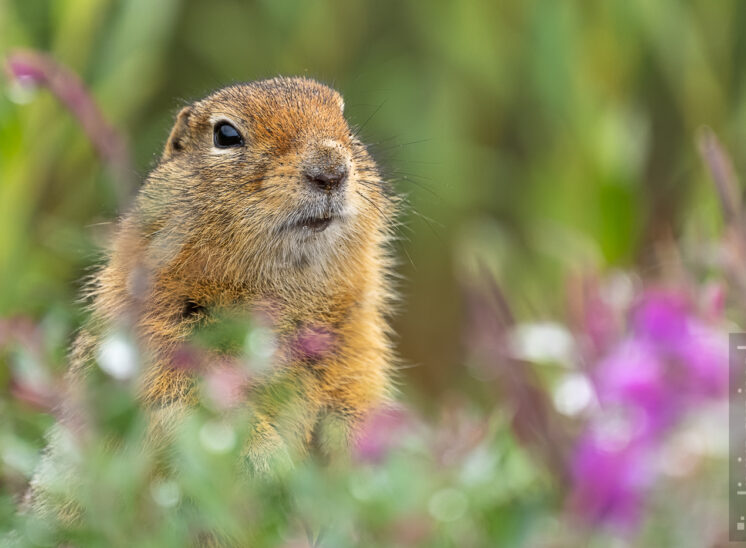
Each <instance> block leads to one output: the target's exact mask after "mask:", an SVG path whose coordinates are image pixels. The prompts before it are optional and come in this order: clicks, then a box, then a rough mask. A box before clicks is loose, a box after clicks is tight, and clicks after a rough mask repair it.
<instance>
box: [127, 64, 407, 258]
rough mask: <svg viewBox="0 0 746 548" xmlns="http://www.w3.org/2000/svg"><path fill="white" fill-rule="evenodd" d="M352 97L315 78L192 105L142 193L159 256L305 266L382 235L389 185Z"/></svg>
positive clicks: (277, 81)
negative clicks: (356, 122)
mask: <svg viewBox="0 0 746 548" xmlns="http://www.w3.org/2000/svg"><path fill="white" fill-rule="evenodd" d="M343 109H344V102H343V100H342V97H341V96H340V95H339V93H337V92H336V91H334V90H332V89H331V88H329V87H327V86H325V85H323V84H320V83H318V82H316V81H314V80H310V79H306V78H274V79H271V80H264V81H259V82H253V83H248V84H241V85H234V86H230V87H226V88H223V89H221V90H218V91H216V92H215V93H213V94H211V95H209V96H208V97H206V98H205V99H203V100H200V101H197V102H195V103H193V104H191V105H189V106H187V107H185V108H183V109H182V110H181V112H179V114H178V116H177V119H176V123H175V125H174V127H173V129H172V131H171V134H170V136H169V138H168V141H167V143H166V146H165V150H164V152H163V156H162V158H161V161H160V162H159V164H158V166H157V167H156V169H155V170H154V171H153V172H152V173H151V174H150V176H149V177H148V180H147V181H146V183H145V185H144V187H143V189H142V190H141V192H140V196H139V198H138V207H137V212H138V219H139V221H140V224H141V226H142V228H143V230H144V232H145V235H146V236H147V237H148V238H150V240H151V244H150V248H151V249H150V252H151V254H152V256H153V260H155V261H157V262H159V263H164V262H169V261H170V262H173V261H178V260H179V257H181V258H182V259H183V254H184V253H187V252H188V253H191V254H192V255H194V253H200V254H201V255H203V256H204V257H203V258H202V261H203V263H204V264H216V265H220V266H219V268H221V269H224V270H225V271H226V272H233V271H237V272H240V271H241V269H246V268H247V267H249V265H250V264H251V265H254V267H256V265H261V268H263V269H265V270H266V269H299V268H301V269H302V268H305V267H308V266H311V265H322V266H324V265H330V264H333V262H334V259H335V258H336V259H341V258H344V257H345V256H347V257H348V258H349V254H350V251H351V250H353V249H354V247H355V246H361V245H367V244H368V243H373V244H374V245H376V244H378V243H382V238H385V234H386V231H387V227H388V226H389V224H390V222H389V221H390V218H391V216H392V215H393V200H392V194H391V192H390V189H389V188H388V186H387V184H386V183H385V182H384V181H383V180H382V179H381V178H380V176H379V174H378V170H377V168H376V166H375V163H374V162H373V160H372V159H371V157H370V156H369V154H368V152H367V150H366V148H365V146H364V145H363V144H362V143H361V142H360V141H359V140H358V138H357V135H356V134H355V132H354V131H353V130H352V129H351V128H350V126H349V125H348V123H347V121H346V120H345V117H344V113H343ZM192 259H193V257H192Z"/></svg>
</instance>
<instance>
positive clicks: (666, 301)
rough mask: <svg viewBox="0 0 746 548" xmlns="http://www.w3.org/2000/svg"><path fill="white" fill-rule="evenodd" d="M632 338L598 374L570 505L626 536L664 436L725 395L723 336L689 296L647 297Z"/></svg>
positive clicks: (637, 311)
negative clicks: (595, 406) (702, 316)
mask: <svg viewBox="0 0 746 548" xmlns="http://www.w3.org/2000/svg"><path fill="white" fill-rule="evenodd" d="M628 331H629V332H628V334H627V335H626V336H625V337H623V338H622V339H621V340H620V341H618V342H617V344H616V345H614V346H612V347H611V349H610V350H609V351H608V353H607V354H606V355H605V356H604V357H602V358H601V359H600V361H599V362H598V363H597V365H596V367H595V368H594V371H593V375H592V378H593V382H594V386H595V390H596V396H597V399H598V402H599V405H600V412H599V413H597V414H596V416H594V417H593V419H592V420H591V421H590V423H589V424H588V425H587V427H586V431H585V432H584V433H583V434H582V435H581V436H580V438H579V441H578V442H577V445H576V447H575V451H574V456H573V460H572V463H571V465H570V468H571V470H570V472H571V477H572V492H571V495H570V499H569V500H570V505H571V507H572V508H573V510H574V511H575V512H576V513H577V514H578V515H580V516H581V517H583V518H584V519H586V520H587V521H590V522H592V523H601V522H603V523H607V524H611V525H616V526H619V527H622V528H626V529H629V528H631V527H633V526H634V525H635V524H636V523H637V522H638V521H639V519H640V516H641V514H642V505H643V498H644V496H645V493H646V491H647V489H648V488H649V487H650V485H651V484H652V483H653V481H654V480H655V475H656V470H655V464H654V463H655V455H656V453H657V451H658V450H659V448H660V444H661V443H662V441H663V440H664V438H665V436H666V435H667V434H668V433H669V432H670V431H671V429H673V428H674V427H675V426H676V425H677V424H678V423H679V422H680V420H681V419H682V418H683V416H684V415H685V414H686V413H687V412H689V411H691V410H693V409H694V408H695V407H696V405H697V404H700V403H702V402H703V401H706V400H708V399H714V398H718V397H722V396H724V394H725V393H726V390H727V346H726V341H725V337H724V336H723V334H722V333H719V332H717V331H716V330H714V329H713V328H712V327H710V326H708V325H706V324H705V323H704V322H702V321H700V320H699V319H698V318H697V317H696V316H695V313H694V310H693V309H692V307H691V305H690V301H689V300H688V299H687V298H686V296H685V295H684V294H681V293H676V292H672V291H651V292H648V293H646V294H644V295H643V296H642V298H641V299H640V301H639V303H638V304H637V306H636V307H634V309H633V310H632V313H631V314H630V320H629V330H628Z"/></svg>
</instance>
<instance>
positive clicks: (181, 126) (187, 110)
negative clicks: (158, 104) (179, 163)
mask: <svg viewBox="0 0 746 548" xmlns="http://www.w3.org/2000/svg"><path fill="white" fill-rule="evenodd" d="M191 114H192V107H191V106H188V107H184V108H182V109H181V110H180V111H179V114H178V115H177V116H176V123H175V124H174V127H173V129H172V130H171V134H170V135H169V136H168V141H166V148H165V149H164V150H163V157H162V159H163V160H168V159H169V158H172V157H173V156H175V155H176V154H178V153H179V152H181V151H182V150H184V147H185V146H186V140H187V139H188V134H189V116H190V115H191Z"/></svg>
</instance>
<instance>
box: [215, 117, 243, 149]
mask: <svg viewBox="0 0 746 548" xmlns="http://www.w3.org/2000/svg"><path fill="white" fill-rule="evenodd" d="M213 141H214V142H215V146H216V147H218V148H228V147H237V146H241V145H242V144H243V137H241V134H240V133H239V132H238V130H237V129H236V128H234V127H233V126H232V125H230V124H229V123H228V122H218V123H217V124H216V125H215V136H214V139H213Z"/></svg>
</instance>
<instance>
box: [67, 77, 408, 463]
mask: <svg viewBox="0 0 746 548" xmlns="http://www.w3.org/2000/svg"><path fill="white" fill-rule="evenodd" d="M343 106H344V105H343V101H342V98H341V97H340V95H339V94H338V93H337V92H336V91H334V90H332V89H330V88H328V87H326V86H324V85H322V84H319V83H318V82H315V81H313V80H309V79H304V78H275V79H272V80H266V81H261V82H254V83H250V84H245V85H236V86H231V87H227V88H224V89H221V90H219V91H217V92H215V93H213V94H212V95H210V96H208V97H207V98H205V99H203V100H201V101H198V102H196V103H194V104H192V105H190V106H188V107H186V108H184V109H182V111H181V112H180V113H179V115H178V117H177V120H176V123H175V126H174V128H173V130H172V131H171V134H170V136H169V139H168V142H167V144H166V147H165V150H164V153H163V156H162V158H161V160H160V162H159V163H158V165H157V166H156V168H155V169H154V170H153V171H152V172H151V173H150V174H149V176H148V177H147V180H146V181H145V183H144V185H143V187H142V189H141V190H140V192H139V194H138V196H137V199H136V202H135V204H134V207H133V208H132V210H131V211H130V212H129V214H127V215H126V216H125V217H124V218H123V219H122V221H121V223H120V226H119V228H118V231H117V234H116V237H115V240H114V245H113V249H112V250H111V252H110V255H109V260H108V263H107V264H106V265H105V266H104V268H103V269H102V270H101V271H100V272H99V273H98V275H97V276H96V277H95V280H94V283H93V285H92V289H91V296H92V299H93V300H92V302H93V314H92V320H91V323H90V326H91V327H90V328H88V329H86V330H84V331H83V333H82V334H81V336H80V337H79V340H78V342H77V343H76V349H75V351H74V353H73V356H74V358H73V364H72V370H71V376H72V378H73V379H75V378H76V377H80V376H81V375H84V374H85V372H86V370H88V368H90V367H92V365H91V364H93V363H95V362H94V358H95V355H96V353H95V349H96V346H97V345H98V343H99V342H100V341H101V340H103V338H104V337H105V336H107V334H108V333H110V332H111V331H113V330H115V329H118V328H121V327H122V326H123V325H124V326H127V327H129V328H131V329H133V330H134V332H135V333H136V334H137V338H138V340H139V343H140V345H141V346H142V347H144V349H145V351H146V354H147V355H148V356H149V360H148V366H147V370H146V371H145V372H144V373H143V375H142V378H141V389H140V393H141V398H142V401H143V402H144V403H145V404H146V405H148V406H150V407H151V408H152V409H154V410H155V411H156V412H155V413H154V414H153V416H154V421H155V423H156V424H154V426H153V430H152V431H153V432H163V428H166V429H168V428H171V427H172V425H173V424H176V423H178V421H179V418H180V417H181V416H183V414H184V413H186V412H188V409H189V406H190V405H192V404H193V403H194V401H195V397H196V396H195V394H194V390H193V378H192V375H193V372H192V371H189V370H186V369H184V368H180V367H175V366H174V363H173V355H174V352H175V351H176V349H178V348H179V346H180V344H181V343H183V342H184V341H186V340H188V339H189V336H190V334H191V332H192V330H193V329H194V327H195V325H197V324H198V323H200V322H201V321H203V320H204V321H209V320H210V316H211V314H212V313H213V312H214V311H219V310H224V309H226V310H227V309H231V310H235V309H241V310H247V311H253V312H262V313H265V315H266V317H268V318H270V319H271V322H272V328H273V329H274V331H275V333H276V334H277V337H278V339H279V340H280V341H285V342H287V341H293V340H294V338H295V337H297V336H298V334H299V333H300V332H301V331H303V330H306V329H309V328H311V329H315V330H322V331H323V332H324V333H325V334H329V336H330V337H329V340H330V341H331V346H330V349H329V351H328V352H325V353H324V354H323V355H322V356H321V357H319V356H315V357H309V356H305V355H302V353H301V354H299V353H298V352H296V351H295V350H294V349H293V346H292V344H290V343H288V344H281V345H280V350H279V351H278V352H277V356H276V360H275V363H274V364H273V367H272V372H271V374H269V375H267V376H266V378H264V379H262V382H260V383H257V384H255V385H254V387H253V390H252V391H251V392H250V393H249V394H247V400H248V401H247V405H250V406H252V409H253V410H254V411H255V412H254V417H255V424H254V427H253V429H254V434H253V435H252V436H251V441H250V443H249V446H248V447H247V448H246V456H247V461H248V463H249V465H250V468H252V469H253V470H255V471H259V472H266V471H268V470H270V468H271V462H273V461H274V459H275V457H276V456H277V455H278V454H282V455H285V456H289V457H291V458H293V457H295V456H296V455H302V454H304V453H305V452H306V451H307V450H308V448H309V446H310V443H311V441H312V438H313V436H314V431H315V430H316V431H317V432H318V430H319V426H318V425H319V421H321V420H322V419H324V421H326V422H329V423H332V424H333V425H336V426H341V431H342V432H343V435H342V438H343V442H342V443H343V444H344V443H346V441H344V440H348V439H349V435H350V434H351V433H352V432H353V431H354V427H355V425H356V424H357V423H358V422H359V421H360V420H361V419H362V418H363V417H364V416H365V415H366V413H368V412H369V411H370V410H371V409H372V408H373V407H375V406H378V405H380V404H381V403H383V402H385V401H386V399H387V398H388V397H389V395H390V373H391V368H392V363H393V361H394V357H393V353H392V349H391V344H390V341H389V328H388V325H387V322H386V316H387V313H388V311H389V310H390V308H391V302H390V300H391V297H392V293H391V289H390V281H389V279H388V278H389V269H390V267H391V259H390V256H389V254H388V246H387V243H388V241H389V240H390V238H391V226H392V220H393V218H394V215H395V212H396V211H395V210H396V204H397V199H396V197H395V195H394V194H393V193H392V192H391V190H390V188H389V187H388V185H387V184H386V183H385V182H384V181H382V180H381V178H380V176H379V173H378V170H377V167H376V165H375V163H374V162H373V160H372V159H371V157H370V156H369V154H368V152H367V150H366V148H365V147H364V146H363V144H362V143H360V142H359V141H358V139H357V136H356V135H355V133H354V132H353V131H352V130H351V129H350V127H349V126H348V124H347V122H346V120H345V118H344V116H343ZM219 120H227V121H230V122H231V123H232V124H233V125H234V126H235V127H236V128H237V129H238V130H239V131H240V133H241V134H242V135H243V137H244V139H245V145H244V146H241V147H236V148H230V149H216V148H215V147H214V145H213V126H214V124H215V123H216V121H219ZM323 162H336V163H345V164H346V165H347V166H348V168H349V177H348V180H347V182H346V183H345V184H344V187H343V189H342V190H341V191H340V192H338V193H336V194H333V193H329V192H326V193H324V192H323V191H320V190H319V189H318V188H313V186H312V185H311V184H309V181H308V180H306V179H305V178H304V175H303V170H304V169H307V168H308V166H309V165H312V166H313V165H316V164H318V163H323ZM328 212H332V213H334V212H336V214H338V217H337V218H336V219H335V220H334V221H333V223H332V224H331V225H330V226H329V227H328V228H326V230H324V231H323V232H319V233H315V232H311V231H309V230H307V229H303V228H300V227H298V226H292V225H293V223H296V222H297V221H298V220H299V219H301V218H302V217H304V216H323V215H325V214H326V213H328ZM190 306H191V307H192V309H191V310H192V312H193V313H190V314H185V310H188V309H189V307H190ZM288 382H289V383H290V384H289V386H291V387H292V388H291V390H290V392H291V395H292V397H291V398H290V400H288V399H285V400H282V401H278V400H277V398H273V397H272V393H273V390H274V389H273V388H272V387H273V386H276V385H277V383H288ZM289 410H290V411H292V412H290V411H289ZM156 417H157V418H156ZM164 417H167V418H164ZM154 435H155V436H157V435H162V434H154ZM321 443H322V445H329V444H333V443H334V439H333V436H332V437H331V438H329V439H327V440H322V442H321ZM322 448H325V449H327V450H331V449H329V448H328V447H322Z"/></svg>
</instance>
